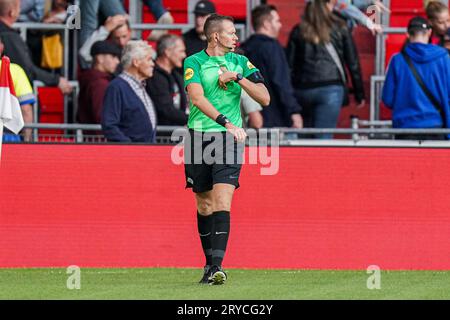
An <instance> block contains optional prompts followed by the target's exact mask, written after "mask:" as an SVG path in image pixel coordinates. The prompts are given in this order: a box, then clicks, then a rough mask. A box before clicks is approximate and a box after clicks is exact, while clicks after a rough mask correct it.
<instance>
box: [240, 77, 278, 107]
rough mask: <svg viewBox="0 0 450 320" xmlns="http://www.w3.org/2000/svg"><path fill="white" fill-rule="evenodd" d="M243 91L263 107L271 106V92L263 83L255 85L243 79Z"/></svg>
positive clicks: (241, 82) (241, 83)
mask: <svg viewBox="0 0 450 320" xmlns="http://www.w3.org/2000/svg"><path fill="white" fill-rule="evenodd" d="M239 84H240V85H241V87H242V89H244V90H245V92H247V93H248V95H249V96H250V97H252V98H253V100H255V101H256V102H258V103H259V104H260V105H262V106H263V107H267V106H268V105H269V104H270V94H269V90H267V88H266V86H265V85H264V84H262V83H253V82H251V81H250V80H248V79H247V78H242V80H241V81H239Z"/></svg>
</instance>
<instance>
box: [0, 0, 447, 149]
mask: <svg viewBox="0 0 450 320" xmlns="http://www.w3.org/2000/svg"><path fill="white" fill-rule="evenodd" d="M72 2H73V1H70V0H0V40H1V42H0V54H4V55H6V56H8V57H9V58H10V59H11V62H12V63H14V65H17V68H16V67H14V69H13V70H12V73H13V77H15V78H20V80H19V81H20V82H21V84H19V86H20V87H21V88H24V87H25V88H30V82H31V83H32V82H33V81H35V80H40V81H42V82H43V83H44V84H45V85H46V86H54V87H58V88H59V89H60V90H61V92H62V93H63V94H64V95H68V94H70V93H71V92H72V90H73V88H72V86H71V84H70V82H69V81H68V79H66V78H65V77H63V76H61V75H60V74H61V72H62V71H61V70H62V69H61V67H62V66H61V64H60V63H59V64H58V63H55V60H54V59H52V58H48V57H47V58H46V55H45V54H44V53H45V52H46V50H52V49H54V48H56V46H55V43H54V42H51V41H50V39H54V38H52V37H54V36H55V35H56V36H58V33H59V31H52V32H50V33H49V32H48V31H46V32H43V31H36V30H29V31H28V32H27V40H26V41H24V40H23V39H22V37H21V36H20V34H19V33H18V31H17V30H15V29H14V28H13V25H14V23H15V22H28V23H37V22H43V23H64V22H65V21H66V19H67V17H68V14H67V8H68V6H69V5H70V4H72ZM142 2H143V4H144V5H145V6H147V7H148V8H149V9H150V11H151V13H152V14H153V16H154V18H155V20H156V21H157V23H161V24H171V23H173V22H174V19H173V17H172V15H171V13H170V12H169V10H167V8H165V7H164V4H163V1H162V0H143V1H142ZM306 2H307V4H306V7H305V11H304V12H303V13H302V17H301V19H300V21H299V23H298V24H297V25H295V26H294V27H293V28H292V31H291V33H290V36H289V41H288V45H287V48H284V47H283V46H282V45H281V44H280V42H279V41H278V36H279V33H280V30H281V27H282V21H280V16H279V14H278V12H277V8H276V7H275V6H273V5H270V4H262V5H260V6H258V7H256V8H254V9H253V11H252V26H253V29H254V31H255V33H254V34H253V35H251V36H250V37H249V38H248V39H246V41H245V42H243V43H241V45H240V47H239V48H238V49H237V51H238V53H242V54H244V55H245V56H247V57H248V58H249V60H250V61H251V62H252V63H253V64H254V65H255V66H256V67H257V68H258V69H259V70H260V71H261V73H262V75H263V77H264V79H265V82H266V86H267V88H268V90H269V92H270V95H271V103H270V105H269V106H268V107H267V108H262V107H261V106H260V105H259V104H258V103H256V102H255V101H253V100H252V99H251V98H250V97H249V96H247V95H245V93H244V94H243V95H242V99H241V106H242V113H243V117H244V119H245V121H244V123H245V126H247V127H252V128H263V127H265V128H272V127H293V128H303V127H312V128H335V127H336V126H337V123H338V117H339V114H340V112H341V109H342V107H343V106H346V105H348V104H349V94H350V93H352V94H353V95H354V97H355V100H356V101H357V103H358V107H359V108H362V107H364V106H365V105H366V103H365V101H366V97H367V96H366V95H367V93H366V92H364V86H363V77H362V73H361V66H360V62H359V57H358V52H357V49H356V46H355V43H354V40H353V36H352V30H353V28H354V27H355V26H356V25H361V26H362V27H365V28H367V29H369V30H370V31H371V32H372V33H373V34H374V35H375V34H377V33H380V32H382V27H381V25H379V24H376V23H374V22H373V21H372V20H371V19H370V18H369V17H368V16H367V15H366V14H365V12H366V11H367V9H368V7H369V6H376V7H378V8H379V10H380V11H389V9H388V8H386V7H385V6H384V5H383V3H382V1H379V0H353V1H351V0H307V1H306ZM425 6H426V7H425V10H426V14H427V18H428V19H425V18H415V19H412V20H411V21H410V22H409V24H408V26H407V27H408V40H407V42H406V43H405V45H404V48H403V50H402V53H400V54H397V55H394V57H393V58H392V61H391V63H390V65H389V67H388V69H387V77H386V84H385V86H384V90H383V96H382V100H383V102H384V103H385V105H386V106H387V107H389V108H391V109H392V110H393V126H394V127H396V128H449V125H450V107H449V104H448V102H449V93H450V91H449V90H450V89H449V87H450V83H449V76H450V68H449V56H448V50H449V49H450V32H449V30H450V18H449V12H448V7H447V6H446V5H445V4H443V3H442V2H440V1H425ZM80 9H81V30H80V31H79V41H78V45H79V47H78V48H76V49H77V50H78V61H77V62H78V71H77V79H74V80H77V81H78V82H79V86H80V91H79V96H78V100H79V103H78V105H79V108H78V110H77V111H78V112H77V116H76V119H74V120H75V121H76V122H78V123H83V124H101V125H102V133H103V134H104V136H105V137H106V138H107V139H108V141H119V142H155V134H156V126H157V125H169V126H184V125H186V123H187V121H188V117H189V103H188V101H189V98H188V96H187V94H186V91H185V88H184V79H183V77H186V76H188V75H186V74H184V72H183V61H184V59H185V58H186V57H188V56H190V55H192V54H195V53H197V52H199V51H201V50H203V49H205V47H206V37H205V35H204V34H203V26H204V23H205V21H206V19H207V18H208V17H209V16H210V15H211V14H214V13H216V12H217V10H216V7H215V5H214V3H213V2H211V1H209V0H200V1H198V2H197V4H196V6H195V9H194V11H193V13H194V14H195V26H194V28H192V29H191V30H189V31H187V32H185V33H183V34H182V35H181V36H179V35H176V34H172V33H169V32H168V31H166V30H153V31H152V32H151V33H150V35H149V36H148V38H147V39H146V40H147V41H145V40H138V39H133V37H132V34H133V32H132V31H133V30H132V29H131V25H130V21H129V16H128V14H127V12H126V10H125V7H124V4H123V2H122V1H121V0H96V1H93V0H80ZM219 13H220V12H219ZM56 39H57V41H61V38H60V37H59V38H58V37H56ZM148 42H151V43H153V42H154V46H153V47H152V46H151V45H149V43H148ZM55 50H56V49H55ZM49 56H50V57H53V56H54V55H52V52H50V55H49ZM408 61H409V62H408ZM411 65H412V67H411ZM414 66H415V67H414ZM408 68H409V69H411V70H410V71H411V72H409V71H408ZM22 69H23V71H24V72H22V71H20V70H22ZM17 70H19V71H17ZM346 70H348V72H346ZM15 73H20V75H19V74H15ZM24 74H26V76H27V77H28V79H26V77H24V76H23V75H24ZM347 75H349V76H350V79H351V84H352V85H351V87H352V89H353V90H352V91H351V92H350V91H349V89H348V85H349V83H348V82H349V81H348V80H349V79H347ZM417 75H418V77H419V79H418V77H417ZM420 80H422V83H420ZM424 86H425V88H424ZM411 88H414V90H412V89H411ZM29 91H30V90H25V93H24V98H23V103H24V107H23V109H22V111H23V115H24V120H25V122H26V123H32V122H33V121H34V120H36V119H33V116H32V112H30V108H32V104H33V103H34V95H33V93H32V92H29ZM19 98H20V97H19ZM28 98H29V99H28ZM23 137H24V139H25V140H26V141H29V140H30V131H29V130H28V131H26V130H24V133H23ZM292 137H293V138H297V136H296V135H294V136H292ZM315 138H321V139H329V138H332V135H330V134H321V135H316V136H315ZM409 138H417V137H413V136H410V137H409ZM420 138H423V139H425V138H426V137H420ZM432 138H433V139H445V138H446V137H445V136H433V137H432Z"/></svg>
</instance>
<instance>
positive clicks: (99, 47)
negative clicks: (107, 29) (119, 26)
mask: <svg viewBox="0 0 450 320" xmlns="http://www.w3.org/2000/svg"><path fill="white" fill-rule="evenodd" d="M120 55H121V50H120V48H119V47H117V46H116V45H114V44H113V43H111V42H109V41H106V40H104V41H98V42H96V43H94V45H93V46H92V48H91V56H92V58H93V61H94V64H93V66H92V68H91V69H88V70H85V71H83V72H82V73H81V75H80V78H79V82H80V94H79V96H78V101H79V103H78V105H79V109H78V113H77V120H78V122H79V123H88V124H97V123H100V120H101V118H100V116H101V113H102V108H103V98H104V97H105V92H106V88H107V87H108V85H109V83H110V82H111V80H112V78H113V74H114V72H115V71H116V69H117V66H118V65H119V62H120V61H119V57H120Z"/></svg>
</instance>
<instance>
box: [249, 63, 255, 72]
mask: <svg viewBox="0 0 450 320" xmlns="http://www.w3.org/2000/svg"><path fill="white" fill-rule="evenodd" d="M247 68H248V69H249V70H252V69H255V66H254V65H253V64H252V63H251V62H250V61H247Z"/></svg>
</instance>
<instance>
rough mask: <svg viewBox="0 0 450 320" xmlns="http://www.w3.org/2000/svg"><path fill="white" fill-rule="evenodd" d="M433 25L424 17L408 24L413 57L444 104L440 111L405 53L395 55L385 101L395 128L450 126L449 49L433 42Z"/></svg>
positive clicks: (407, 50)
mask: <svg viewBox="0 0 450 320" xmlns="http://www.w3.org/2000/svg"><path fill="white" fill-rule="evenodd" d="M431 33H432V30H431V26H430V25H429V24H428V22H427V20H425V19H424V18H422V17H415V18H413V19H411V20H410V22H409V24H408V38H409V43H408V44H407V45H406V46H405V49H404V54H406V55H407V57H409V59H410V60H411V62H412V64H413V65H414V67H415V69H416V70H417V73H418V74H419V76H420V77H421V78H422V81H423V82H424V83H425V86H426V87H427V88H428V90H429V91H430V93H431V94H432V95H433V96H434V99H436V100H437V102H439V104H440V108H441V110H442V112H440V111H438V109H437V107H435V106H434V105H433V103H432V102H431V100H430V98H428V97H427V95H426V94H425V92H424V90H423V89H422V88H421V87H420V85H419V83H418V81H417V80H416V78H415V77H414V75H413V73H412V70H411V69H410V67H409V65H408V63H407V62H406V60H405V57H404V56H403V54H402V53H399V54H396V55H394V56H393V57H392V59H391V62H390V63H389V68H388V71H387V74H386V82H385V83H384V87H383V96H382V100H383V102H384V103H385V104H386V106H388V107H389V108H391V109H392V120H393V126H394V128H443V127H444V128H450V106H449V98H450V57H449V55H448V52H447V50H446V49H444V48H442V47H439V46H437V45H433V44H429V39H430V37H431ZM398 138H400V139H405V138H406V139H414V140H425V139H439V140H440V139H444V138H445V136H439V135H438V136H436V135H434V136H433V135H432V136H430V135H398Z"/></svg>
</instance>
